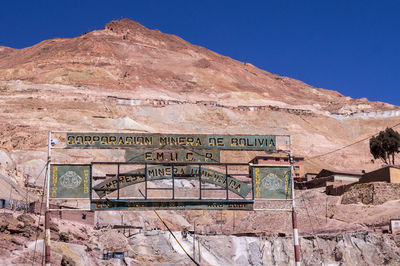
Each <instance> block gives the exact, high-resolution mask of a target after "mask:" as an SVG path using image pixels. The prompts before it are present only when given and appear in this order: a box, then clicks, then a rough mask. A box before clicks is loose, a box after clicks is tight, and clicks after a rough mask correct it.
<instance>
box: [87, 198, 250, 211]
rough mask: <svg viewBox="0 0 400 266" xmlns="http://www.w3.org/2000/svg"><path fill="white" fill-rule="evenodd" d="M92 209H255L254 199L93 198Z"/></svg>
mask: <svg viewBox="0 0 400 266" xmlns="http://www.w3.org/2000/svg"><path fill="white" fill-rule="evenodd" d="M91 209H92V210H96V211H101V210H113V209H114V210H126V209H143V210H146V209H158V210H185V209H190V210H246V211H250V210H253V201H252V200H229V201H224V200H180V201H179V200H152V201H145V200H119V201H117V200H93V201H92V202H91Z"/></svg>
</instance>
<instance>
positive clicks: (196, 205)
mask: <svg viewBox="0 0 400 266" xmlns="http://www.w3.org/2000/svg"><path fill="white" fill-rule="evenodd" d="M91 165H92V168H93V167H94V165H117V174H116V177H117V187H116V188H115V187H113V188H111V189H110V191H112V192H114V191H117V197H116V199H93V197H92V195H93V194H92V193H90V203H91V208H92V210H107V206H110V209H112V208H115V209H123V208H124V207H126V208H128V209H135V207H136V206H138V208H139V209H141V208H142V209H143V208H144V209H146V208H153V209H154V208H156V209H162V208H164V207H165V208H167V207H166V206H164V205H162V204H161V203H157V202H160V199H149V198H148V189H150V188H148V184H147V183H148V181H150V180H148V179H149V178H148V171H147V168H148V165H160V166H166V165H169V166H172V169H174V167H178V166H188V165H197V166H198V168H199V171H198V182H199V197H198V199H185V200H181V199H176V198H175V185H174V184H175V178H176V177H177V176H176V175H175V174H174V171H173V170H172V171H171V180H172V188H171V189H169V188H168V189H169V190H171V191H172V197H171V198H169V199H162V200H161V202H167V201H170V202H175V203H185V204H186V205H184V206H181V205H176V206H171V209H201V207H204V206H215V208H214V209H226V210H227V209H229V210H249V208H250V207H252V206H253V203H254V186H253V184H252V182H251V184H252V186H251V200H249V199H235V200H233V199H229V191H230V188H229V185H230V184H229V183H228V182H227V180H229V179H228V178H229V177H230V176H232V175H234V174H228V166H247V167H249V173H248V175H247V177H248V178H250V179H251V178H252V177H251V176H250V165H249V164H248V163H156V162H155V163H139V162H92V163H91ZM121 165H144V169H145V171H144V173H145V175H144V177H145V181H144V182H145V189H144V190H145V191H144V194H143V197H144V199H142V200H137V199H120V188H121V185H120V182H121V181H120V178H119V177H120V175H122V174H121V173H120V166H121ZM204 165H207V166H223V167H225V182H224V183H225V188H204V187H203V186H202V171H201V168H202V166H204ZM241 176H246V175H244V174H241ZM91 178H93V177H91ZM231 180H232V179H231ZM90 184H91V187H90V190H91V191H93V190H94V189H95V188H94V187H93V186H92V183H90ZM155 189H157V188H155ZM97 190H99V191H103V190H104V188H101V189H100V188H99V189H97ZM205 190H221V191H222V190H224V191H226V198H225V199H224V200H222V201H221V200H220V199H202V191H205ZM240 202H243V205H238V204H239V203H240ZM139 203H140V204H139ZM153 203H154V204H153ZM96 204H101V205H102V206H103V207H102V208H97V207H96V206H97V205H96ZM221 204H222V205H221ZM235 206H236V207H237V208H236V209H235ZM172 207H174V208H172ZM205 209H210V210H211V209H212V208H211V207H207V208H206V207H205Z"/></svg>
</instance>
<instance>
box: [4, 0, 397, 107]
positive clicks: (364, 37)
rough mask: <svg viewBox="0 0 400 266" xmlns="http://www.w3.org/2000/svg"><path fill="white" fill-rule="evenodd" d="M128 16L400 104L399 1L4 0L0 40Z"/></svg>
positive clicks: (86, 27) (320, 83)
mask: <svg viewBox="0 0 400 266" xmlns="http://www.w3.org/2000/svg"><path fill="white" fill-rule="evenodd" d="M121 18H130V19H133V20H136V21H138V22H140V23H142V24H143V25H145V26H146V27H149V28H151V29H159V30H161V31H162V32H166V33H172V34H176V35H178V36H180V37H182V38H184V39H186V40H187V41H189V42H191V43H194V44H197V45H201V46H204V47H206V48H208V49H211V50H213V51H216V52H218V53H221V54H223V55H226V56H229V57H232V58H234V59H237V60H240V61H244V62H250V63H252V64H254V65H256V66H257V67H259V68H262V69H265V70H267V71H269V72H272V73H276V74H280V75H284V76H289V77H292V78H296V79H299V80H302V81H304V82H306V83H309V84H311V85H313V86H316V87H321V88H326V89H332V90H336V91H339V92H341V93H342V94H344V95H346V96H351V97H353V98H361V97H366V98H368V99H369V100H373V101H384V102H388V103H391V104H396V105H398V106H400V93H399V84H400V66H399V64H400V1H394V0H393V1H385V0H379V1H378V0H376V1H365V0H359V1H356V0H350V1H349V0H347V1H340V0H337V1H327V0H326V1H321V0H319V1H311V0H303V1H301V0H297V1H286V0H275V1H250V0H249V1H243V0H242V1H234V0H230V1H222V0H221V1H218V0H214V1H205V0H202V1H190V0H186V1H174V0H168V1H167V0H164V1H145V0H142V1H133V0H130V1H128V0H127V1H119V0H113V1H112V0H109V1H102V0H96V1H87V0H85V1H84V0H82V1H75V0H69V1H58V0H57V1H54V0H53V1H40V0H36V1H27V0H26V1H18V0H14V1H2V3H1V9H0V25H1V26H0V45H3V46H9V47H13V48H23V47H27V46H32V45H34V44H36V43H38V42H40V41H42V40H45V39H50V38H54V37H74V36H77V35H80V34H82V33H83V32H89V31H92V30H95V29H101V28H103V27H104V25H105V24H106V23H108V22H109V21H111V20H115V19H121Z"/></svg>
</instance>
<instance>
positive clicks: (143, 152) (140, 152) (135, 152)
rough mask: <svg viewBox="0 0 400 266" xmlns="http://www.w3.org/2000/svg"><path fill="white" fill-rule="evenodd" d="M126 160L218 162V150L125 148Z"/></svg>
mask: <svg viewBox="0 0 400 266" xmlns="http://www.w3.org/2000/svg"><path fill="white" fill-rule="evenodd" d="M125 161H126V162H132V161H133V162H219V161H220V151H219V150H197V151H193V150H189V149H179V150H154V149H126V151H125Z"/></svg>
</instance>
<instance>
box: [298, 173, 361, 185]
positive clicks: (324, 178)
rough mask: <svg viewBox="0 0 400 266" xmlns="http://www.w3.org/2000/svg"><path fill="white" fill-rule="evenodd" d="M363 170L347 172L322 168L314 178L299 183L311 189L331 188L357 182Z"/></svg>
mask: <svg viewBox="0 0 400 266" xmlns="http://www.w3.org/2000/svg"><path fill="white" fill-rule="evenodd" d="M362 175H363V173H362V172H347V171H336V170H328V169H322V170H321V171H320V172H319V173H318V174H317V175H316V176H315V177H314V178H313V179H311V180H309V181H306V182H302V183H299V184H297V187H298V188H300V189H310V188H318V187H329V189H332V188H336V187H337V186H342V185H348V184H354V183H357V182H358V181H359V180H360V178H361V177H362Z"/></svg>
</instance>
